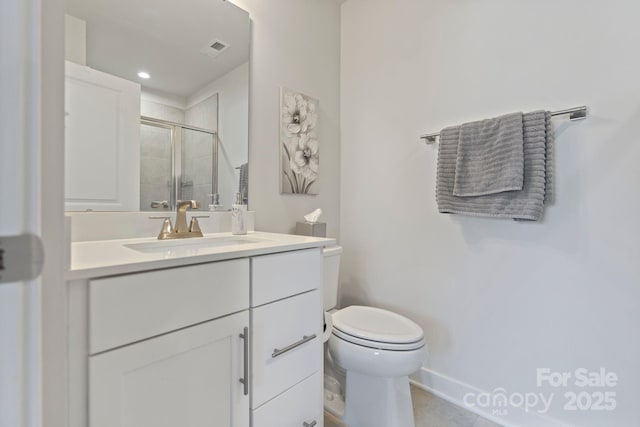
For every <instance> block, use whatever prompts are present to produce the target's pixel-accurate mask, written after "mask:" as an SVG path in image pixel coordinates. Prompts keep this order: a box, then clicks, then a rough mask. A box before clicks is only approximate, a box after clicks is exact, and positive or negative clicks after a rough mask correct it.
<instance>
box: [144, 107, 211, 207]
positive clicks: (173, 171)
mask: <svg viewBox="0 0 640 427" xmlns="http://www.w3.org/2000/svg"><path fill="white" fill-rule="evenodd" d="M218 145H219V141H218V134H217V132H216V131H214V130H208V129H202V128H197V127H194V126H189V125H185V124H181V123H174V122H170V121H166V120H158V119H155V118H151V117H145V116H143V117H141V119H140V210H151V209H154V210H156V209H163V210H173V209H175V205H176V200H197V201H198V202H200V205H201V206H202V207H203V208H204V207H206V206H207V205H208V204H209V203H210V202H211V197H212V195H213V194H217V193H218Z"/></svg>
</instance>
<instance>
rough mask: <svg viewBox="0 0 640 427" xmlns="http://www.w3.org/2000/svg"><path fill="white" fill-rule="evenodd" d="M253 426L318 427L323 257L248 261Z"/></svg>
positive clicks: (309, 254) (313, 253) (300, 254)
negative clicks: (249, 274) (249, 268)
mask: <svg viewBox="0 0 640 427" xmlns="http://www.w3.org/2000/svg"><path fill="white" fill-rule="evenodd" d="M251 278H252V279H251V311H252V334H251V339H252V396H251V408H252V420H253V424H252V425H253V427H271V426H274V427H275V426H278V427H303V426H321V425H322V424H323V403H322V376H323V375H322V355H323V353H322V329H323V311H322V289H321V283H322V253H321V250H320V249H308V250H304V251H294V252H285V253H278V254H271V255H264V256H259V257H254V258H252V259H251Z"/></svg>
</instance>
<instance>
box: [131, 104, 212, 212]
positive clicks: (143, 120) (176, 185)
mask: <svg viewBox="0 0 640 427" xmlns="http://www.w3.org/2000/svg"><path fill="white" fill-rule="evenodd" d="M140 124H141V125H147V126H155V127H159V128H163V129H168V130H170V131H171V189H170V194H169V198H170V200H169V209H170V210H175V208H176V201H177V200H182V185H181V184H182V141H183V131H184V130H185V129H186V130H192V131H196V132H203V133H207V134H209V135H211V137H212V144H213V147H212V153H213V156H212V165H211V193H213V194H216V193H217V192H218V132H216V131H214V130H210V129H204V128H199V127H196V126H190V125H185V124H183V123H176V122H171V121H168V120H160V119H156V118H153V117H148V116H140ZM141 170H142V168H141ZM149 209H152V208H151V207H149ZM141 210H142V209H141Z"/></svg>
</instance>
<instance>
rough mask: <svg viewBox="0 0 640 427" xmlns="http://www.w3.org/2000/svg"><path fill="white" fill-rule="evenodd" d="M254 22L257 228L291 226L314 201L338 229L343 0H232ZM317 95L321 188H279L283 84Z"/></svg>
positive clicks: (252, 182)
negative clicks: (288, 191)
mask: <svg viewBox="0 0 640 427" xmlns="http://www.w3.org/2000/svg"><path fill="white" fill-rule="evenodd" d="M234 3H235V4H237V5H238V6H240V7H242V8H243V9H245V10H247V11H248V12H249V13H250V15H251V22H252V46H251V62H250V64H251V66H250V68H251V70H250V76H251V82H250V90H249V93H250V95H249V96H250V110H249V124H250V132H249V141H250V142H249V207H250V208H251V210H255V211H256V229H258V230H265V231H274V232H292V231H293V230H294V229H295V222H296V221H298V220H302V216H303V215H304V214H306V213H308V212H310V211H312V210H313V209H315V208H317V207H321V208H322V210H323V211H324V215H323V218H322V220H323V221H325V222H326V223H327V234H328V235H329V236H333V237H336V236H338V235H339V232H340V224H339V222H340V218H339V209H340V102H339V91H340V74H339V73H340V71H339V67H340V53H339V52H340V7H339V6H340V2H338V1H335V0H306V1H300V0H269V1H264V0H234ZM281 86H286V87H288V88H291V89H295V90H299V91H301V92H303V93H306V94H308V95H310V96H313V97H314V98H317V99H319V100H320V117H319V120H320V126H319V137H320V182H319V184H320V194H319V195H318V196H301V195H281V194H280V167H279V161H280V160H279V159H280V152H279V149H280V144H279V129H278V126H279V120H280V114H279V109H280V107H279V103H280V101H279V96H280V87H281Z"/></svg>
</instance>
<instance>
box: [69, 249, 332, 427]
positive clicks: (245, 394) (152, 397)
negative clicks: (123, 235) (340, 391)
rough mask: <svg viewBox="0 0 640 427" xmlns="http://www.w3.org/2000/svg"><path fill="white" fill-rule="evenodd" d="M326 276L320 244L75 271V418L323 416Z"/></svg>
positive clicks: (153, 422) (103, 421) (156, 423)
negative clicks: (113, 271) (146, 267)
mask: <svg viewBox="0 0 640 427" xmlns="http://www.w3.org/2000/svg"><path fill="white" fill-rule="evenodd" d="M141 270H142V269H141ZM88 277H91V276H88ZM321 283H322V251H321V249H320V248H319V247H313V248H311V249H306V248H301V249H298V250H289V251H284V252H277V253H272V252H266V254H265V252H264V251H263V252H262V253H259V254H251V255H248V256H245V257H242V258H236V259H224V260H216V261H209V262H204V263H201V264H194V265H181V266H176V267H173V268H164V269H163V268H161V267H160V268H159V267H158V266H157V265H156V266H155V269H153V270H152V271H142V272H136V270H131V269H129V270H128V272H127V274H120V275H111V276H106V277H96V278H88V279H75V280H72V281H70V282H69V283H68V286H69V362H68V363H69V366H70V378H69V390H70V411H69V414H70V423H69V425H70V427H125V426H126V427H131V426H135V427H175V426H180V427H205V426H210V427H248V426H250V425H252V426H253V427H289V426H290V427H305V426H307V427H310V426H314V427H320V426H322V425H323V404H322V378H323V372H322V366H323V364H322V329H323V311H322V290H321Z"/></svg>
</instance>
